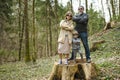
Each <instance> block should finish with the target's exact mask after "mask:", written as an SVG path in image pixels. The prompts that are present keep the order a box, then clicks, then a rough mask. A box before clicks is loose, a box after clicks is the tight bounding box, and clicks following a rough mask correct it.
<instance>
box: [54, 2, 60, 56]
mask: <svg viewBox="0 0 120 80" xmlns="http://www.w3.org/2000/svg"><path fill="white" fill-rule="evenodd" d="M57 7H58V1H57V0H55V11H54V13H55V20H56V23H55V24H56V26H55V29H56V44H55V50H57V46H58V44H57V41H58V23H59V22H58V13H57V12H58V10H57ZM56 52H57V51H56ZM55 54H56V53H55Z"/></svg>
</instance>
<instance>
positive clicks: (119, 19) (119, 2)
mask: <svg viewBox="0 0 120 80" xmlns="http://www.w3.org/2000/svg"><path fill="white" fill-rule="evenodd" d="M118 16H119V17H118V18H119V20H120V0H119V15H118Z"/></svg>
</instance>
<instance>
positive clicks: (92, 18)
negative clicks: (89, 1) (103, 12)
mask: <svg viewBox="0 0 120 80" xmlns="http://www.w3.org/2000/svg"><path fill="white" fill-rule="evenodd" d="M88 14H89V24H88V26H89V27H88V30H89V34H90V35H92V34H94V33H96V32H98V31H100V30H102V29H103V28H104V24H105V22H104V18H102V17H101V16H100V13H98V12H96V11H94V10H93V9H90V10H88Z"/></svg>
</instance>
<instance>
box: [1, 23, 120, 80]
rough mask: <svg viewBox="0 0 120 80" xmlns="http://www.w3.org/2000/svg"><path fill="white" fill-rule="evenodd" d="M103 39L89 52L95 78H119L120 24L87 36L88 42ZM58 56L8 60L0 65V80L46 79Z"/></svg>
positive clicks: (112, 79)
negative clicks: (28, 59) (24, 60)
mask: <svg viewBox="0 0 120 80" xmlns="http://www.w3.org/2000/svg"><path fill="white" fill-rule="evenodd" d="M100 40H105V42H104V43H102V44H100V45H98V48H97V49H96V51H94V52H91V58H92V62H94V63H95V64H96V66H97V67H98V69H99V75H98V77H97V80H120V24H117V25H116V26H115V27H114V28H113V29H109V30H107V31H104V32H103V31H101V32H99V33H96V34H94V35H92V36H90V37H89V41H90V44H91V43H92V42H94V41H100ZM57 60H58V56H54V57H48V58H41V59H39V60H37V62H36V63H34V64H32V63H28V64H26V63H25V62H22V61H21V62H9V63H5V64H2V65H0V80H47V78H48V77H49V74H50V73H51V70H52V67H53V64H54V62H55V61H57Z"/></svg>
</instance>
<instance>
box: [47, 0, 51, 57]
mask: <svg viewBox="0 0 120 80" xmlns="http://www.w3.org/2000/svg"><path fill="white" fill-rule="evenodd" d="M47 9H48V11H47V12H48V14H47V15H48V16H47V20H48V27H49V56H52V28H51V27H52V26H51V16H50V14H51V4H50V0H47Z"/></svg>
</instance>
